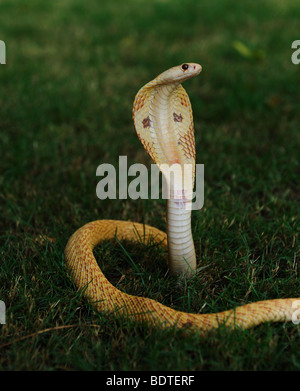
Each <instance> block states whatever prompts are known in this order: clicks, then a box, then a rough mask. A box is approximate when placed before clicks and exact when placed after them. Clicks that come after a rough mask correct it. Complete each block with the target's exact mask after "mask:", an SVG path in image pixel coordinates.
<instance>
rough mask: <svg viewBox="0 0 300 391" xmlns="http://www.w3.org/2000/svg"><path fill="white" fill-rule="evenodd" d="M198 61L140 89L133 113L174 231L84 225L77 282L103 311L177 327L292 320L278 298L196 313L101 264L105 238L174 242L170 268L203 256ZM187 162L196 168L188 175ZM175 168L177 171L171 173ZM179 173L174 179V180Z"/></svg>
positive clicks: (71, 265)
mask: <svg viewBox="0 0 300 391" xmlns="http://www.w3.org/2000/svg"><path fill="white" fill-rule="evenodd" d="M201 70H202V68H201V66H200V65H198V64H194V63H188V64H183V65H181V66H176V67H173V68H171V69H169V70H167V71H165V72H163V73H162V74H160V75H159V76H158V77H156V78H155V79H154V80H152V81H151V82H149V83H148V84H146V85H145V86H144V87H143V88H141V89H140V91H139V92H138V94H137V95H136V98H135V101H134V106H133V119H134V124H135V127H136V131H137V134H138V136H139V139H140V140H141V142H142V144H143V146H144V148H145V149H146V151H147V152H148V153H149V155H150V156H151V158H152V159H153V160H154V162H155V163H156V164H157V165H158V166H159V168H160V169H161V171H162V173H163V174H164V176H165V177H166V182H167V185H168V189H169V200H168V201H167V235H166V234H165V233H164V232H162V231H160V230H158V229H156V228H154V227H151V226H148V225H143V224H140V223H133V222H127V221H117V220H98V221H93V222H90V223H88V224H86V225H84V226H83V227H82V228H80V229H78V230H77V231H76V232H75V233H74V234H73V235H72V236H71V238H70V239H69V241H68V243H67V246H66V249H65V259H66V264H67V267H68V269H69V270H70V272H71V275H72V277H73V279H74V282H75V284H76V286H77V287H78V288H79V289H82V290H83V294H84V295H85V297H86V298H87V299H88V301H89V302H91V303H92V304H93V306H94V308H95V309H96V310H97V311H99V312H105V313H115V314H116V313H117V314H119V315H121V316H125V317H126V318H130V319H134V320H135V321H138V322H146V323H147V324H150V325H153V326H159V327H172V326H174V327H177V328H183V329H184V330H188V331H190V330H195V329H196V330H198V331H200V332H205V331H207V330H210V329H213V328H217V327H218V326H219V325H220V324H224V325H226V326H229V327H232V326H238V327H242V328H249V327H253V326H256V325H258V324H260V323H263V322H269V321H285V320H291V319H292V314H293V312H295V308H293V302H294V301H295V300H300V299H275V300H268V301H260V302H256V303H252V304H246V305H243V306H241V307H238V308H236V309H234V310H227V311H224V312H220V313H214V314H191V313H185V312H181V311H176V310H175V309H173V308H169V307H166V306H165V305H163V304H161V303H159V302H157V301H155V300H152V299H149V298H144V297H137V296H132V295H128V294H126V293H124V292H121V291H120V290H118V289H117V288H115V287H114V286H113V285H112V284H111V283H110V282H109V281H108V280H107V279H106V277H105V276H104V274H103V273H102V271H101V270H100V268H99V266H98V264H97V262H96V260H95V258H94V255H93V248H94V247H95V246H96V245H97V244H98V243H99V242H101V241H104V240H111V239H114V238H115V237H116V236H118V238H119V239H126V240H135V241H136V240H139V241H140V240H141V239H142V240H143V241H144V242H145V243H147V241H148V239H149V238H154V240H155V241H158V242H160V243H162V245H163V246H165V247H168V253H169V257H168V258H169V259H168V266H169V269H170V270H171V271H172V272H174V273H177V274H181V275H184V274H185V275H187V274H191V273H192V272H193V271H194V270H195V269H196V255H195V249H194V243H193V238H192V234H191V202H192V197H191V194H192V190H193V184H194V167H195V139H194V127H193V115H192V109H191V104H190V100H189V97H188V95H187V93H186V91H185V90H184V88H183V87H182V86H181V84H180V83H181V82H183V81H185V80H187V79H190V78H192V77H194V76H196V75H198V74H199V73H200V72H201ZM184 165H187V167H189V171H188V172H189V173H190V175H183V174H184V173H185V171H184ZM170 167H172V168H173V172H174V175H173V176H172V175H170ZM170 178H174V180H172V181H171V180H170Z"/></svg>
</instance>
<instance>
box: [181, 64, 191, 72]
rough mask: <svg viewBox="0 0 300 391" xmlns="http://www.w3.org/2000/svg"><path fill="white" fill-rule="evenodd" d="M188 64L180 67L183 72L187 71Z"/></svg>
mask: <svg viewBox="0 0 300 391" xmlns="http://www.w3.org/2000/svg"><path fill="white" fill-rule="evenodd" d="M188 67H189V66H188V64H183V65H182V66H181V68H182V69H183V70H184V71H186V70H187V69H188Z"/></svg>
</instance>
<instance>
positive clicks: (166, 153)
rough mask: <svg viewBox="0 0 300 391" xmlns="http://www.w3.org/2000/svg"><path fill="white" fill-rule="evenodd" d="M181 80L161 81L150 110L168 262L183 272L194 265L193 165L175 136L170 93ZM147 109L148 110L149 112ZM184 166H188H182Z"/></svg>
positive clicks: (170, 266) (174, 91)
mask: <svg viewBox="0 0 300 391" xmlns="http://www.w3.org/2000/svg"><path fill="white" fill-rule="evenodd" d="M179 87H181V85H180V83H174V84H172V85H168V84H166V85H161V86H160V87H159V88H157V89H156V90H155V93H154V94H153V99H152V102H151V106H150V110H151V108H153V110H151V111H152V112H155V113H157V114H156V116H154V115H153V116H152V118H153V122H154V126H153V127H154V128H155V129H159V132H157V133H158V134H157V142H158V144H159V146H160V149H161V154H162V157H160V160H161V161H163V162H164V164H158V165H159V168H160V170H161V171H162V173H163V175H164V178H165V180H166V184H167V188H168V197H169V199H168V200H167V236H168V266H169V269H170V270H171V272H173V273H176V274H180V275H184V274H191V273H192V271H194V270H195V269H196V255H195V247H194V242H193V237H192V231H191V199H192V191H193V175H192V172H193V168H192V167H187V166H186V165H185V162H184V161H183V159H182V155H181V154H180V150H179V149H178V144H179V143H178V141H179V140H178V136H177V133H176V123H175V122H174V115H173V110H174V108H173V105H172V103H171V102H172V101H173V96H174V95H175V94H176V93H177V89H178V88H179ZM151 111H150V112H151ZM186 167H187V170H185V168H186Z"/></svg>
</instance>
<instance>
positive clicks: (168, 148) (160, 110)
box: [149, 83, 181, 165]
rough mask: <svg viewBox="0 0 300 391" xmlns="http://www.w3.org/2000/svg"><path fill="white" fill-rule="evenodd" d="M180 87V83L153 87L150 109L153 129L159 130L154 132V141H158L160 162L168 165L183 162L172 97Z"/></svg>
mask: <svg viewBox="0 0 300 391" xmlns="http://www.w3.org/2000/svg"><path fill="white" fill-rule="evenodd" d="M179 86H180V83H174V84H163V85H159V86H155V87H153V95H152V99H151V104H150V107H149V113H150V115H151V119H152V121H153V127H152V129H155V130H157V129H158V130H159V131H158V132H157V131H153V132H152V139H154V140H155V141H156V149H157V150H159V162H164V164H168V165H172V164H175V163H180V160H181V159H180V154H179V150H178V140H177V135H176V132H175V126H174V125H175V123H174V120H173V112H172V104H171V102H172V97H173V95H174V94H176V90H177V89H178V88H179ZM159 162H157V163H159Z"/></svg>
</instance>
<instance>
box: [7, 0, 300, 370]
mask: <svg viewBox="0 0 300 391" xmlns="http://www.w3.org/2000/svg"><path fill="white" fill-rule="evenodd" d="M299 15H300V4H299V1H298V0H270V1H264V2H259V1H251V0H244V1H243V2H236V1H233V0H220V1H217V0H202V1H198V0H186V1H178V0H153V1H146V0H127V1H123V0H115V1H110V0H104V1H101V2H100V1H97V0H90V1H89V2H83V1H79V0H73V1H72V0H60V1H58V0H54V1H50V0H45V1H43V2H40V1H38V0H28V1H26V2H24V1H22V0H15V1H13V2H12V1H9V0H2V1H1V2H0V40H3V41H4V42H5V43H6V48H7V59H6V65H0V110H1V111H0V112H1V117H0V129H1V132H0V146H1V161H0V167H1V169H0V184H1V187H0V197H1V204H0V213H1V220H0V237H1V269H0V273H1V274H0V300H3V301H4V302H5V303H6V307H7V313H6V324H5V325H0V369H1V370H161V369H165V370H299V369H300V350H299V336H300V333H299V332H300V330H299V326H296V325H294V324H292V323H276V324H264V325H261V326H258V327H256V328H254V329H250V330H246V331H243V330H235V331H229V330H226V329H224V328H221V329H219V330H216V331H215V332H212V333H210V335H209V336H207V337H203V336H201V335H200V334H198V333H195V334H191V335H182V333H181V332H180V331H176V330H167V331H161V330H155V329H152V328H150V327H147V326H145V325H137V324H135V323H131V322H129V321H124V320H120V319H116V318H110V317H106V316H104V315H102V314H98V313H96V312H95V311H94V310H93V308H92V307H91V306H90V305H89V304H87V302H86V301H85V300H84V298H83V297H82V296H81V295H80V293H78V292H77V290H76V287H75V285H74V283H73V282H72V280H71V279H70V278H69V276H68V272H67V270H66V269H65V264H64V256H63V252H64V247H65V245H66V242H67V240H68V238H69V237H70V235H71V234H72V233H73V232H74V231H75V230H76V229H77V228H79V227H81V226H82V225H84V224H85V223H87V222H89V221H92V220H96V219H102V218H104V219H118V220H131V221H137V222H142V223H146V224H150V225H153V226H155V227H157V228H160V229H162V230H165V228H166V227H165V225H166V221H165V202H164V201H163V200H131V199H127V200H105V201H101V200H99V199H98V198H97V196H96V186H97V183H98V182H99V178H97V177H96V169H97V167H98V166H99V165H100V164H102V163H111V164H114V165H117V163H118V160H119V156H124V155H126V156H127V157H128V165H131V164H133V163H137V162H138V163H144V164H147V165H148V166H150V164H151V160H150V158H149V157H148V155H147V154H146V152H145V151H144V149H143V147H142V145H141V143H140V141H139V140H138V138H137V136H136V132H135V129H134V125H133V121H132V104H133V100H134V97H135V94H136V93H137V91H138V90H139V88H140V87H141V86H143V85H144V84H145V83H147V82H148V81H150V80H152V79H153V78H154V77H156V76H157V75H158V74H159V73H160V72H162V71H164V70H166V69H168V68H170V67H172V66H174V65H179V64H181V63H184V62H197V63H200V64H201V65H202V67H203V71H202V73H201V74H200V76H198V77H197V78H195V79H192V80H190V81H187V82H186V83H185V84H184V87H185V89H186V91H187V92H188V94H189V97H190V100H191V103H192V106H193V113H194V122H195V138H196V150H197V163H202V164H204V165H205V188H204V191H205V201H204V207H203V208H202V209H201V210H199V211H194V212H193V218H192V228H193V234H194V240H195V246H196V252H197V260H198V264H199V267H202V269H201V273H199V274H198V276H197V278H193V279H192V280H190V281H178V280H177V279H176V278H174V277H172V276H170V275H169V274H166V271H167V269H166V265H165V263H166V262H165V260H166V255H165V254H164V252H163V249H162V248H161V247H160V246H159V245H154V244H150V245H148V246H146V245H142V244H130V243H122V244H119V243H115V244H112V243H103V244H101V245H100V246H98V247H97V249H96V251H95V255H96V257H97V260H98V261H99V264H100V266H101V267H102V269H103V270H104V272H105V274H106V276H107V277H108V279H109V280H110V281H111V282H112V283H114V284H115V285H117V286H118V288H119V289H121V290H123V291H125V292H127V293H130V294H136V295H143V296H147V297H151V298H153V299H155V300H159V301H161V302H163V303H164V304H166V305H168V306H171V307H173V308H176V309H178V310H184V311H187V312H197V313H198V312H202V313H210V312H216V311H223V310H226V309H229V308H232V307H235V306H238V305H240V304H246V303H250V302H253V301H258V300H266V299H275V298H281V297H299V296H300V294H299V286H300V279H299V278H300V277H299V237H298V234H299V220H298V214H299V194H300V189H299V147H300V142H299V141H300V140H299V124H300V101H299V83H300V65H294V64H293V63H292V61H291V55H292V53H293V50H292V49H291V45H292V42H293V41H294V40H296V39H300V31H299ZM40 235H45V236H47V237H49V238H53V241H50V240H46V239H44V240H43V239H41V238H40ZM131 260H132V261H133V262H134V263H135V264H136V265H138V272H137V270H136V268H134V267H132V263H131ZM66 326H68V327H66ZM48 329H49V330H48ZM45 330H46V331H45ZM44 331H45V332H44Z"/></svg>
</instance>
